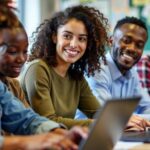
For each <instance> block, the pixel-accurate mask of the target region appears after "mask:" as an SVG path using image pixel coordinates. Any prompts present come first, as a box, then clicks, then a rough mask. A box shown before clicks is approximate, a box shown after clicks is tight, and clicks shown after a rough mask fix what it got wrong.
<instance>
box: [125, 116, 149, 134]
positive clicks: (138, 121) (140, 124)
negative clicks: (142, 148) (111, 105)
mask: <svg viewBox="0 0 150 150" xmlns="http://www.w3.org/2000/svg"><path fill="white" fill-rule="evenodd" d="M146 127H150V122H149V121H148V120H145V119H144V118H142V117H139V116H137V115H132V116H131V117H130V119H129V121H128V123H127V126H126V128H125V131H126V132H129V131H144V130H146Z"/></svg>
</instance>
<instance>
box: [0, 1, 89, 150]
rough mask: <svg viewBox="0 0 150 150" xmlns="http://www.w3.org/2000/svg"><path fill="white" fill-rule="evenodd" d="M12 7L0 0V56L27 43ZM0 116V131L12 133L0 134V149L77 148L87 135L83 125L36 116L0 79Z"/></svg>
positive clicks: (14, 50) (13, 53)
mask: <svg viewBox="0 0 150 150" xmlns="http://www.w3.org/2000/svg"><path fill="white" fill-rule="evenodd" d="M12 9H13V8H12V7H11V1H10V0H0V57H1V56H3V55H4V53H9V54H12V55H16V49H18V46H19V45H18V43H19V44H20V45H21V46H20V47H21V48H22V49H24V51H25V53H26V49H27V46H28V40H27V35H26V32H25V30H24V28H23V27H22V25H21V24H20V22H19V20H18V18H17V17H16V15H15V14H14V12H13V10H12ZM16 41H17V42H18V43H17V42H16ZM24 55H26V54H24ZM22 57H23V55H22ZM19 60H20V62H18V64H19V63H20V64H21V61H22V59H18V61H19ZM13 67H14V68H15V66H13ZM19 69H20V67H17V66H16V72H17V70H18V71H19ZM0 116H1V117H0V125H1V126H0V131H1V130H2V129H3V130H5V131H7V132H9V133H13V134H14V135H13V136H2V135H0V149H3V150H10V149H11V150H16V149H19V150H41V149H56V150H57V149H58V150H59V149H67V150H68V149H71V150H72V149H75V150H77V149H78V144H79V142H80V140H81V138H86V137H87V129H86V128H80V127H74V128H72V129H71V130H70V131H68V130H66V129H64V128H65V127H64V126H63V125H61V124H58V123H56V122H54V121H51V120H48V119H46V118H45V117H41V116H39V115H38V114H36V113H35V112H34V111H33V110H32V109H30V108H25V106H24V105H23V104H22V103H21V101H20V100H18V99H17V98H15V97H14V96H13V94H12V93H10V92H9V91H8V90H7V87H6V86H5V85H4V84H3V83H2V82H0ZM45 132H46V133H45ZM34 134H38V135H34ZM23 135H26V136H23Z"/></svg>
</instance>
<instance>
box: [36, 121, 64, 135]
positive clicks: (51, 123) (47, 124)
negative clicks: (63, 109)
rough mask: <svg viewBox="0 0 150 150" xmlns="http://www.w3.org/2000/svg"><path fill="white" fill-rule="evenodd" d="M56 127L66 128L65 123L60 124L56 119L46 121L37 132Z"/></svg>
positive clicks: (44, 131) (47, 130)
mask: <svg viewBox="0 0 150 150" xmlns="http://www.w3.org/2000/svg"><path fill="white" fill-rule="evenodd" d="M56 128H64V129H66V127H65V125H63V124H58V123H56V122H54V121H45V122H43V123H42V124H41V125H39V126H38V128H37V129H36V131H35V134H40V133H46V132H49V131H51V130H54V129H56Z"/></svg>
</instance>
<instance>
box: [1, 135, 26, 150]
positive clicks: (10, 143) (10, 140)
mask: <svg viewBox="0 0 150 150" xmlns="http://www.w3.org/2000/svg"><path fill="white" fill-rule="evenodd" d="M23 143H24V142H23V140H22V137H20V136H9V137H5V138H4V141H3V144H2V150H10V149H11V150H17V149H23Z"/></svg>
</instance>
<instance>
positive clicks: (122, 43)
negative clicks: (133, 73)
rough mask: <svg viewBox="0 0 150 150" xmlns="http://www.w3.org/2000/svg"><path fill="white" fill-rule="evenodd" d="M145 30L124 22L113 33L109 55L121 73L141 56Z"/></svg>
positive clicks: (144, 41)
mask: <svg viewBox="0 0 150 150" xmlns="http://www.w3.org/2000/svg"><path fill="white" fill-rule="evenodd" d="M146 41H147V32H146V30H145V29H144V28H142V27H140V26H138V25H135V24H131V23H125V24H123V25H122V26H121V27H120V28H118V29H116V31H115V32H114V35H113V43H112V50H111V55H112V58H113V59H114V61H115V63H116V65H117V66H118V68H119V70H120V71H121V72H122V73H125V72H126V71H128V70H129V69H130V68H131V67H132V66H133V65H135V64H136V63H137V62H138V61H139V59H140V58H141V56H142V53H143V49H144V46H145V43H146Z"/></svg>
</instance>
